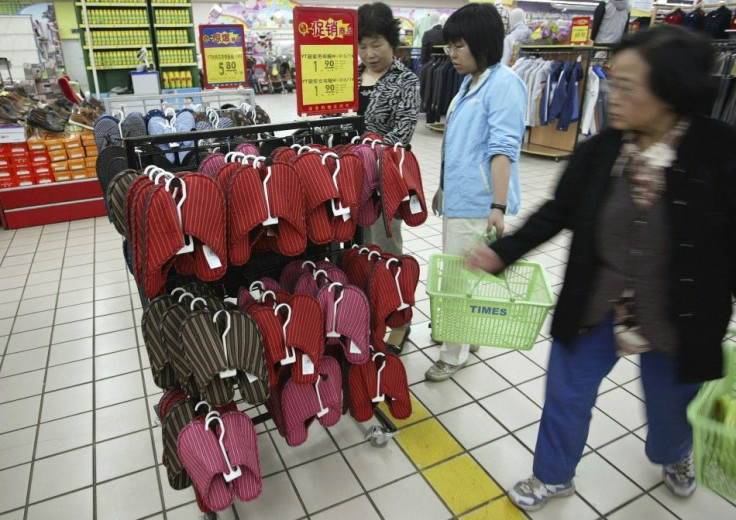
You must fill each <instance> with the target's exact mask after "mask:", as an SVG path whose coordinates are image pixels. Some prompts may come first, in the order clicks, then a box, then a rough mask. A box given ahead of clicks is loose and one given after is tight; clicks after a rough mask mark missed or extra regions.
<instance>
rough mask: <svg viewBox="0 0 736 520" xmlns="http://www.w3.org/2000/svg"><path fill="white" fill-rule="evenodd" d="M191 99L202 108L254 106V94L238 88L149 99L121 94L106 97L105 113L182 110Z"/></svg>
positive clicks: (149, 97)
mask: <svg viewBox="0 0 736 520" xmlns="http://www.w3.org/2000/svg"><path fill="white" fill-rule="evenodd" d="M186 98H191V99H192V104H193V105H202V107H204V108H208V107H221V106H222V105H224V104H227V103H231V104H233V105H237V106H240V105H241V104H242V103H247V104H248V105H250V106H256V104H257V103H256V93H255V91H254V90H253V89H252V88H243V87H239V88H237V89H230V90H203V91H202V92H193V93H191V94H160V95H157V96H156V97H151V96H150V95H149V94H139V95H136V94H123V95H116V96H108V97H106V98H105V99H104V103H105V112H106V113H107V114H112V113H114V112H115V111H116V110H121V111H123V112H125V113H130V112H141V113H143V114H145V113H147V112H148V111H149V110H153V109H161V108H162V106H163V107H164V108H166V107H167V106H168V107H173V108H184V107H185V103H184V100H185V99H186Z"/></svg>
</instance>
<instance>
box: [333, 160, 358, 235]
mask: <svg viewBox="0 0 736 520" xmlns="http://www.w3.org/2000/svg"><path fill="white" fill-rule="evenodd" d="M326 162H327V167H328V168H329V170H330V174H331V176H332V179H333V183H335V184H336V188H337V190H338V193H339V199H338V200H339V203H338V204H337V206H338V209H340V208H342V210H341V211H345V210H349V211H348V212H347V213H345V214H343V215H341V216H338V215H333V216H332V230H333V236H334V240H336V241H338V242H347V241H349V240H352V238H353V236H355V229H356V227H357V225H358V215H359V212H360V198H361V191H362V189H363V183H364V180H365V172H364V170H363V163H362V161H361V160H360V158H359V157H358V156H357V155H354V154H343V155H342V156H339V157H338V158H337V159H334V158H332V157H330V156H328V158H327V161H326Z"/></svg>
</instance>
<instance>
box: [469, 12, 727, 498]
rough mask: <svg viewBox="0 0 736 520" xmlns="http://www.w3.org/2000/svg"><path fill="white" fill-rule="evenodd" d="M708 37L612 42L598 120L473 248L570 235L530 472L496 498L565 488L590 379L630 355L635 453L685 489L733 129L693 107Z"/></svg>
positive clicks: (665, 31) (579, 448) (474, 257)
mask: <svg viewBox="0 0 736 520" xmlns="http://www.w3.org/2000/svg"><path fill="white" fill-rule="evenodd" d="M712 60H713V54H712V50H711V47H710V44H709V43H708V42H707V41H706V40H705V39H704V38H702V37H701V36H698V35H697V34H695V33H692V32H690V31H687V30H686V29H682V28H680V27H674V26H664V25H663V26H657V27H656V28H654V29H651V30H647V31H640V32H638V33H636V34H635V35H633V36H632V37H631V38H629V39H625V40H624V41H623V42H622V43H621V44H620V45H619V46H618V47H617V48H616V50H615V51H614V57H613V67H612V73H611V79H610V81H609V87H610V89H609V98H608V100H609V107H608V110H609V113H610V126H611V128H609V129H607V130H605V131H603V132H602V133H601V134H599V135H598V136H595V137H593V138H591V139H590V140H588V141H587V142H585V143H583V144H581V145H580V147H579V148H578V150H576V152H575V155H574V156H573V158H572V159H571V161H570V163H569V165H568V166H567V169H566V170H565V172H564V173H563V175H562V178H561V179H560V183H559V185H558V187H557V190H556V192H555V196H554V199H553V200H551V201H549V202H547V203H546V204H545V205H543V206H542V207H541V209H540V210H539V211H538V212H537V213H536V214H534V215H533V216H532V217H531V218H530V219H529V220H528V222H526V224H525V225H524V226H523V227H522V228H521V229H520V230H519V231H518V232H517V233H515V234H513V235H511V236H507V237H505V238H504V239H502V240H500V241H499V242H497V243H495V244H493V245H492V246H491V247H490V248H488V247H478V248H476V249H474V250H473V252H472V253H471V255H470V256H469V258H468V265H469V266H470V267H471V268H480V269H484V270H486V271H489V272H492V273H495V272H499V271H501V270H502V269H503V268H504V267H505V266H506V265H509V264H511V263H513V262H514V261H516V260H517V259H519V258H520V257H521V256H522V255H524V254H525V253H527V252H528V251H530V250H531V249H533V248H534V247H536V246H538V245H540V244H542V243H543V242H546V241H547V240H549V239H550V238H552V237H553V236H554V235H556V234H557V233H558V232H559V231H561V230H562V229H565V228H567V229H570V230H572V232H573V238H572V243H571V247H570V256H569V259H568V263H567V269H566V272H565V281H564V285H563V288H562V291H561V293H560V297H559V301H558V303H557V308H556V311H555V316H554V320H553V323H552V336H553V338H554V342H553V345H552V350H551V353H550V360H549V368H548V373H547V387H546V399H545V404H544V410H543V412H542V421H541V423H540V427H539V435H538V437H537V446H536V450H535V455H534V468H533V475H532V476H531V477H530V478H528V479H526V480H523V481H521V482H519V483H518V484H516V486H514V488H513V489H512V490H510V491H509V498H510V499H511V500H512V501H513V502H514V503H515V504H516V505H517V506H519V507H521V508H523V509H526V510H532V511H533V510H536V509H539V508H540V507H542V506H543V505H544V504H545V503H546V501H547V500H548V499H549V498H553V497H560V496H568V495H571V494H573V493H574V492H575V485H574V482H573V477H574V475H575V468H576V466H577V464H578V462H579V461H580V457H581V456H582V452H583V448H584V446H585V441H586V439H587V436H588V428H589V425H590V419H591V409H592V407H593V405H594V404H595V400H596V395H597V390H598V386H599V384H600V382H601V380H602V379H603V378H604V377H605V376H606V375H607V374H608V372H609V371H610V370H611V369H612V368H613V366H614V364H615V363H616V361H617V359H618V357H619V356H622V355H628V354H639V356H640V366H641V380H642V384H643V387H644V394H645V399H646V407H647V421H648V433H647V440H646V454H647V456H648V458H649V459H650V460H651V461H652V462H654V463H656V464H661V465H662V466H663V478H664V482H665V485H666V486H667V488H668V489H670V491H672V492H673V493H674V494H676V495H679V496H689V495H691V494H692V493H693V491H694V490H695V475H694V470H693V458H692V430H691V428H690V426H689V424H688V422H687V418H686V413H685V411H686V407H687V405H688V403H689V402H690V401H691V400H692V398H693V397H694V395H695V393H696V392H697V391H698V389H699V387H700V382H702V381H705V380H708V379H714V378H718V377H721V376H722V371H723V367H722V353H721V342H722V339H723V336H724V334H725V332H726V328H727V326H728V322H729V319H730V316H731V313H732V310H733V306H732V305H733V304H732V296H736V130H735V129H734V128H733V127H731V126H728V125H725V124H722V123H720V122H717V121H714V120H711V119H708V118H705V117H702V116H700V115H698V114H699V113H701V112H704V111H705V110H706V109H707V108H708V102H709V101H710V100H711V99H712V96H711V93H712V89H711V88H710V85H711V82H710V79H709V72H710V67H711V63H712Z"/></svg>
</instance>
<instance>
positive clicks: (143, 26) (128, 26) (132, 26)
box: [79, 23, 148, 29]
mask: <svg viewBox="0 0 736 520" xmlns="http://www.w3.org/2000/svg"><path fill="white" fill-rule="evenodd" d="M79 28H80V29H87V26H85V25H80V26H79ZM89 29H148V24H147V23H138V24H102V25H100V24H90V25H89Z"/></svg>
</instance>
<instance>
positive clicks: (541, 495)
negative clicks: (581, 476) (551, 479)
mask: <svg viewBox="0 0 736 520" xmlns="http://www.w3.org/2000/svg"><path fill="white" fill-rule="evenodd" d="M574 493H575V483H574V482H573V481H572V480H570V481H569V482H565V483H564V484H556V485H550V484H545V483H544V482H542V481H541V480H539V479H538V478H537V477H535V476H534V475H532V476H531V477H529V478H528V479H526V480H522V481H520V482H517V483H516V485H515V486H514V487H513V488H512V489H511V490H510V491H509V500H511V502H513V503H514V505H516V507H518V508H521V509H524V510H525V511H537V510H538V509H541V508H542V507H543V506H544V504H546V503H547V501H548V500H549V499H550V498H557V497H569V496H570V495H572V494H574Z"/></svg>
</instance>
